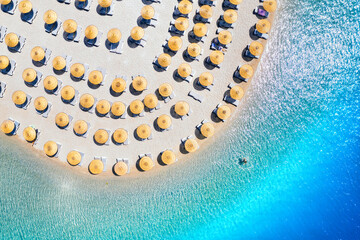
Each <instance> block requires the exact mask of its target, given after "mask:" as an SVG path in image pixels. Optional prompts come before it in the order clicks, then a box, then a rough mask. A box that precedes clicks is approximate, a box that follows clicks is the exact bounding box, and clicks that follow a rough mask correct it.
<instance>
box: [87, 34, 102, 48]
mask: <svg viewBox="0 0 360 240" xmlns="http://www.w3.org/2000/svg"><path fill="white" fill-rule="evenodd" d="M102 35H103V32H100V31H99V32H98V35H97V36H96V38H94V39H87V38H86V37H85V40H86V43H87V44H89V45H91V46H95V47H98V46H100V42H101V37H102Z"/></svg>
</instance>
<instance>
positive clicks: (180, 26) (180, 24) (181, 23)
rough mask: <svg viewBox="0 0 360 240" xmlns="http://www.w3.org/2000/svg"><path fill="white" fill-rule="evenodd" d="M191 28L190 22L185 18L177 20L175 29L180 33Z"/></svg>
mask: <svg viewBox="0 0 360 240" xmlns="http://www.w3.org/2000/svg"><path fill="white" fill-rule="evenodd" d="M188 27H189V20H188V19H187V18H184V17H179V18H177V19H176V20H175V28H176V29H177V30H179V31H185V30H186V29H187V28H188Z"/></svg>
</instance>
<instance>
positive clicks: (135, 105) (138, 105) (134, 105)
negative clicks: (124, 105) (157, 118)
mask: <svg viewBox="0 0 360 240" xmlns="http://www.w3.org/2000/svg"><path fill="white" fill-rule="evenodd" d="M142 111H144V104H143V103H142V101H140V100H139V99H136V100H134V101H132V102H131V103H130V112H132V113H133V114H135V115H138V114H140V113H142Z"/></svg>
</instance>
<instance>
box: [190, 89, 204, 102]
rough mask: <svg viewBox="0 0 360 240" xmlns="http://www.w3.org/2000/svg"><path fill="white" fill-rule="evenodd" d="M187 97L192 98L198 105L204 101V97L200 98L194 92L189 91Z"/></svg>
mask: <svg viewBox="0 0 360 240" xmlns="http://www.w3.org/2000/svg"><path fill="white" fill-rule="evenodd" d="M188 96H190V97H192V98H194V99H195V100H196V101H199V102H200V103H202V102H203V101H204V96H201V95H200V94H198V93H196V92H194V91H190V92H189V93H188Z"/></svg>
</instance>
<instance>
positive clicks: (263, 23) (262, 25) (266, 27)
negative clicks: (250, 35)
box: [256, 19, 271, 33]
mask: <svg viewBox="0 0 360 240" xmlns="http://www.w3.org/2000/svg"><path fill="white" fill-rule="evenodd" d="M270 27H271V24H270V22H269V20H267V19H260V20H259V21H258V22H257V23H256V30H258V31H259V32H260V33H268V32H269V31H270Z"/></svg>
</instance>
